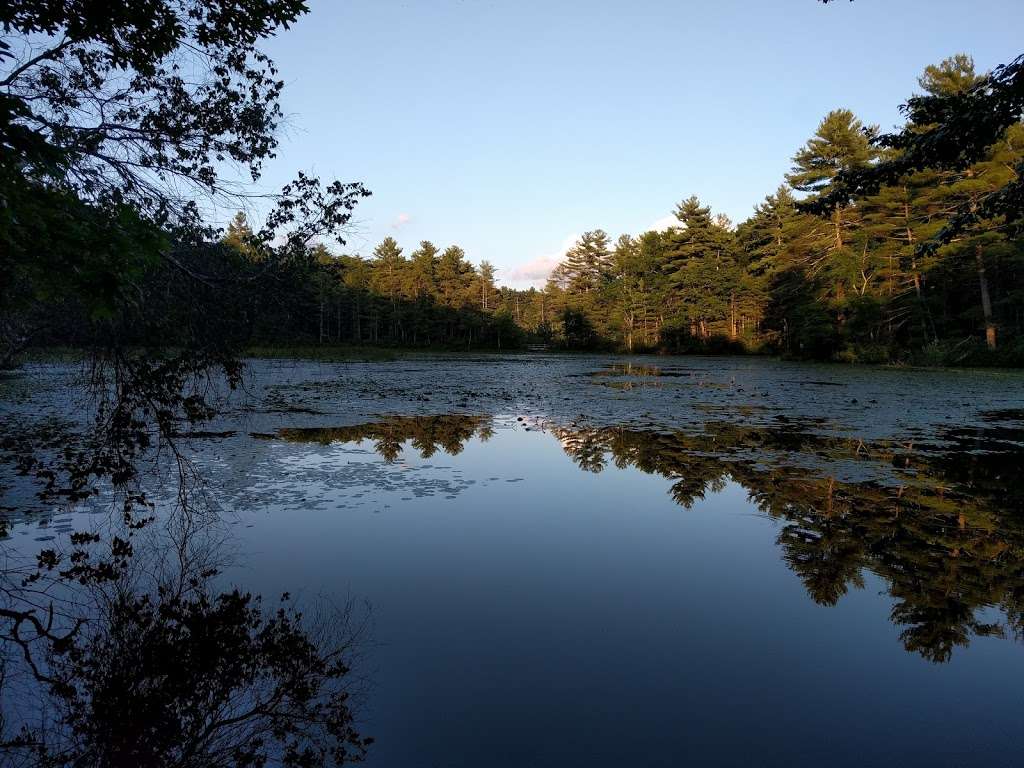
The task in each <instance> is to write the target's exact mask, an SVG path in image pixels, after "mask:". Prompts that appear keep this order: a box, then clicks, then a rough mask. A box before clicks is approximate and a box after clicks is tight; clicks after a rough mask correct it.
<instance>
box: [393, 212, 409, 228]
mask: <svg viewBox="0 0 1024 768" xmlns="http://www.w3.org/2000/svg"><path fill="white" fill-rule="evenodd" d="M410 221H412V216H410V215H409V214H408V213H400V214H398V215H397V216H396V217H395V220H394V221H393V222H391V228H392V229H401V228H402V225H403V224H408V223H409V222H410Z"/></svg>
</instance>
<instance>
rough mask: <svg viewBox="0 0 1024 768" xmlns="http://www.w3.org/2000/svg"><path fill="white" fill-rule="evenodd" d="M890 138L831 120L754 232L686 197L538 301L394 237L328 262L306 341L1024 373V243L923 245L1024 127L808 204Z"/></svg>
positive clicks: (982, 223)
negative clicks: (872, 185)
mask: <svg viewBox="0 0 1024 768" xmlns="http://www.w3.org/2000/svg"><path fill="white" fill-rule="evenodd" d="M982 80H983V77H982V76H980V75H979V74H977V73H976V72H975V68H974V63H973V61H972V59H971V58H970V57H969V56H967V55H963V54H959V55H956V56H953V57H950V58H948V59H946V60H944V61H942V62H941V63H939V64H936V65H933V66H930V67H928V68H927V69H926V70H925V72H924V73H923V74H922V75H921V77H920V80H919V82H920V87H921V89H922V91H923V92H924V94H925V95H927V96H931V97H936V98H957V97H960V96H962V95H963V94H965V93H967V92H969V91H970V90H971V89H973V88H975V87H977V86H978V85H979V83H981V82H982ZM927 127H928V126H927V125H918V124H916V123H914V122H911V123H910V124H909V125H908V126H907V128H906V130H909V131H921V130H925V129H927ZM880 135H881V134H880V132H879V129H878V128H877V127H875V126H870V125H865V124H864V123H862V122H861V120H860V119H859V118H858V117H857V116H856V115H854V114H853V113H852V112H850V111H849V110H845V109H837V110H834V111H832V112H830V113H829V114H828V115H826V116H825V117H824V119H823V120H822V121H821V123H820V124H819V125H818V126H817V129H816V130H815V131H814V134H813V135H812V136H811V138H810V139H808V141H807V143H806V144H805V145H804V146H803V147H801V148H799V149H798V150H797V152H796V153H795V155H794V156H793V158H792V170H791V172H790V173H789V174H788V175H787V176H786V178H785V181H784V183H783V184H781V185H780V186H779V188H778V189H777V190H775V191H774V192H772V193H771V194H769V195H767V196H766V197H765V198H764V200H763V202H761V203H760V204H758V205H757V206H756V207H755V209H754V212H753V214H752V215H751V216H750V217H749V218H748V219H746V220H745V221H743V222H740V223H739V224H734V223H733V222H731V221H730V220H729V219H728V217H726V216H725V215H723V214H715V213H714V212H713V208H712V207H711V205H709V204H707V203H706V202H705V201H701V200H699V199H698V198H697V197H695V196H690V197H688V198H686V199H684V200H683V201H682V202H680V203H679V204H678V206H677V207H676V209H675V211H674V213H675V217H676V219H677V221H678V224H677V225H675V226H672V227H670V228H668V229H666V230H664V231H649V232H644V233H642V234H640V235H637V236H631V235H626V234H624V235H621V236H620V237H618V238H617V239H615V240H614V241H613V240H612V238H611V237H610V236H609V235H608V234H607V233H606V232H605V231H604V230H601V229H595V230H593V231H590V232H586V233H585V234H584V235H583V236H582V237H581V238H580V239H579V240H578V241H577V242H576V244H575V245H574V246H573V247H572V248H571V249H570V250H569V251H568V253H567V254H566V258H565V259H564V261H563V262H562V263H561V264H559V265H558V267H557V268H556V269H555V270H554V272H553V274H552V275H551V277H550V278H549V279H548V281H547V284H546V285H545V286H544V287H543V289H540V290H537V289H530V290H525V291H523V290H515V289H511V288H507V287H496V286H495V277H494V275H495V271H494V268H493V266H492V265H491V264H489V263H488V262H486V261H484V262H482V263H481V264H480V266H479V269H476V268H474V266H473V265H472V264H470V263H468V262H467V261H466V258H465V253H464V252H463V251H462V249H460V248H459V247H458V246H450V247H448V248H446V249H445V250H443V251H442V250H440V248H438V246H436V245H434V244H433V243H431V242H429V241H423V242H421V243H420V244H419V246H418V247H417V248H416V249H415V250H414V251H412V252H411V253H409V254H407V255H406V254H404V253H403V252H402V250H401V248H399V246H398V244H397V243H396V242H395V240H394V239H392V238H388V239H386V240H384V241H383V242H382V243H380V245H378V246H377V247H376V248H375V249H374V251H373V253H372V255H371V256H370V257H369V258H361V257H359V256H349V255H338V256H332V255H331V254H329V253H328V252H327V251H326V250H321V251H319V262H320V266H319V268H318V269H317V270H316V271H315V276H314V277H313V278H312V279H311V281H310V283H309V285H308V288H307V291H308V295H307V299H306V304H307V306H308V307H309V309H307V315H309V316H311V317H312V318H313V320H314V323H313V324H312V327H310V328H309V329H308V330H307V332H306V333H307V334H308V335H310V336H312V335H314V334H315V335H316V340H317V341H321V342H323V341H331V342H376V343H379V342H384V343H399V344H404V345H413V346H419V345H431V344H458V343H469V344H473V343H477V342H479V343H490V344H492V345H497V346H498V347H500V346H501V345H502V344H505V345H506V346H514V345H515V344H516V343H519V342H522V341H523V340H533V341H535V342H542V343H547V344H551V345H554V346H559V347H565V348H574V349H608V350H617V351H626V352H664V353H685V352H772V353H781V354H784V355H787V356H791V357H805V358H818V359H836V360H845V361H860V362H887V361H897V360H904V359H916V360H919V361H930V362H963V361H966V360H970V361H973V362H986V361H991V362H996V361H998V362H1002V363H1020V362H1024V356H1022V355H1024V347H1022V346H1021V338H1022V337H1021V334H1022V330H1024V288H1022V286H1024V241H1022V240H1021V239H1020V238H1019V237H1014V236H1013V235H1012V233H1010V232H1008V230H1007V228H1006V225H1005V220H1004V219H1002V218H999V217H997V218H989V219H979V220H977V221H975V222H974V223H973V224H972V226H971V227H970V228H969V229H967V230H965V231H963V232H961V233H958V234H957V236H955V237H953V238H950V240H949V242H943V243H941V245H938V246H937V247H929V246H932V245H934V243H935V240H936V237H937V236H938V235H939V233H941V232H943V231H944V230H945V229H947V227H948V225H949V223H950V221H951V219H953V218H954V217H955V216H956V215H957V212H958V211H959V210H961V208H963V207H964V206H971V205H976V204H977V201H978V200H980V199H981V198H982V197H984V196H986V195H988V194H991V193H993V192H995V191H998V190H1000V189H1001V188H1003V187H1004V186H1005V185H1006V183H1007V182H1008V181H1010V180H1011V179H1014V178H1015V176H1016V171H1015V169H1014V166H1016V165H1017V164H1018V163H1019V162H1020V161H1021V159H1022V158H1024V125H1021V124H1020V123H1017V124H1015V125H1012V126H1010V127H1009V128H1007V129H1006V130H1005V131H1004V132H1003V134H1002V135H1001V136H1000V138H999V140H998V141H997V142H995V143H994V144H992V145H991V146H990V147H989V148H988V149H987V152H986V154H985V156H984V157H983V158H981V159H980V160H978V161H977V162H974V163H972V164H970V165H969V166H967V167H966V168H963V169H961V170H958V171H943V170H937V169H934V168H924V169H921V170H917V171H914V172H912V173H907V174H904V175H901V176H900V177H899V178H898V179H896V180H894V181H893V182H891V183H887V184H885V185H883V186H881V187H880V188H879V189H878V190H876V191H874V192H873V193H872V194H868V195H863V196H860V197H851V198H850V199H848V200H846V201H844V202H843V204H841V205H838V206H836V207H835V208H834V209H833V210H832V211H831V212H827V213H825V214H818V213H815V212H813V211H812V210H810V209H809V208H808V203H811V202H814V201H816V200H819V199H821V198H823V197H825V196H827V195H828V194H829V193H830V192H832V190H833V183H834V181H835V179H836V177H837V175H839V174H841V173H842V172H844V171H851V170H855V169H858V168H863V167H870V166H872V165H875V164H877V163H878V162H879V161H882V160H885V159H892V158H893V157H894V156H897V155H898V150H894V149H891V148H886V147H884V146H881V143H880V141H879V138H880ZM245 226H246V225H245V222H244V219H243V218H241V217H240V218H238V219H237V220H236V221H235V222H234V224H233V225H232V227H231V228H230V229H229V232H228V239H229V240H230V241H231V242H239V241H240V239H243V238H240V235H241V234H242V233H244V232H245ZM517 331H518V333H516V332H517Z"/></svg>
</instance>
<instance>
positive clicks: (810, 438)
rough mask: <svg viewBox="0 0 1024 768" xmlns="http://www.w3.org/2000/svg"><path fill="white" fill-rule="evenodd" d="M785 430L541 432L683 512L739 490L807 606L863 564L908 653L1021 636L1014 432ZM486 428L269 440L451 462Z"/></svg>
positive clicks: (395, 424)
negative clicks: (987, 613) (852, 466)
mask: <svg viewBox="0 0 1024 768" xmlns="http://www.w3.org/2000/svg"><path fill="white" fill-rule="evenodd" d="M783 426H784V428H783V427H782V426H780V428H778V429H770V428H760V427H738V426H735V425H732V424H728V423H722V422H711V423H708V424H707V425H706V428H705V429H704V431H702V432H699V433H687V432H671V431H647V430H640V429H632V428H630V429H627V428H621V427H604V428H587V427H583V426H579V425H570V426H561V425H554V424H543V425H541V428H542V429H544V430H545V431H548V432H550V434H551V435H553V436H554V437H555V438H556V439H557V440H558V441H559V442H560V444H561V446H562V449H563V450H564V451H565V453H566V454H567V455H568V456H569V457H571V459H572V460H573V462H574V463H575V464H576V465H577V466H578V467H579V468H580V469H582V470H584V471H586V472H601V471H602V470H604V469H605V468H606V467H607V466H608V465H609V464H614V466H615V467H617V468H620V469H625V468H629V467H632V468H636V469H639V470H640V471H642V472H645V473H648V474H657V475H660V476H662V477H665V478H668V479H669V480H671V481H672V485H671V488H670V494H671V496H672V499H673V500H674V501H675V502H676V503H677V504H679V505H680V506H682V507H684V508H689V507H690V506H692V505H693V504H695V503H696V502H697V501H699V500H701V499H703V498H704V497H705V495H706V494H707V493H709V492H712V493H713V492H717V491H720V490H722V489H723V488H725V486H726V484H727V483H728V482H729V481H732V482H735V483H738V484H739V485H741V486H742V487H743V488H744V489H746V491H747V493H748V495H749V499H750V501H751V502H752V503H753V504H755V505H756V507H757V508H758V510H760V511H761V512H762V513H764V514H765V515H768V516H770V517H771V518H773V519H775V520H778V521H780V523H781V524H782V525H781V529H780V531H779V534H778V538H777V542H778V545H779V547H780V548H781V554H782V558H783V560H784V561H785V562H786V564H787V566H788V567H789V568H790V569H791V570H792V571H793V572H794V573H795V574H796V575H797V576H798V577H799V579H800V580H801V582H802V583H803V585H804V587H805V589H806V590H807V594H808V596H809V597H810V598H811V599H812V600H814V601H815V602H816V603H818V604H820V605H825V606H831V605H835V604H837V603H838V602H839V600H840V599H841V598H842V597H843V596H844V595H845V594H846V593H847V592H848V591H849V590H850V589H851V588H860V587H862V586H863V585H864V581H863V576H862V574H863V572H864V570H865V569H867V570H868V571H870V572H872V573H875V574H877V575H878V576H880V577H881V578H882V579H884V580H885V581H886V582H887V584H888V591H889V594H890V595H891V596H892V597H893V598H894V599H895V601H896V603H895V606H894V607H893V609H892V613H891V616H890V618H891V620H892V622H893V623H894V624H896V625H897V626H898V627H899V628H900V639H901V641H902V643H903V645H904V647H905V648H906V649H907V650H908V651H910V652H914V653H918V654H920V655H921V656H923V657H924V658H927V659H929V660H931V661H935V662H945V661H948V660H949V659H950V658H951V655H952V653H953V650H954V648H956V647H958V646H960V647H965V646H967V645H968V643H969V642H970V640H971V638H973V637H977V636H999V637H1007V638H1013V639H1018V640H1019V639H1020V638H1021V637H1022V635H1024V524H1022V518H1021V517H1020V514H1019V513H1020V512H1021V510H1022V509H1024V496H1022V493H1021V491H1020V490H1019V489H1018V488H1017V487H1015V485H1014V484H1013V483H1008V482H1007V478H1008V477H1011V476H1012V473H1013V472H1015V471H1016V469H1015V468H1016V467H1019V466H1020V462H1021V460H1022V458H1024V447H1022V446H1021V443H1020V440H1019V438H1020V437H1021V432H1022V431H1021V430H1015V429H1013V428H1011V427H1006V426H1000V427H998V428H995V427H994V428H993V429H991V430H989V429H974V430H950V431H948V433H947V434H946V435H944V438H945V443H946V446H945V447H944V448H942V447H940V446H938V445H936V444H932V445H917V446H915V445H914V444H913V443H909V442H908V443H891V444H884V443H879V444H867V443H865V442H863V441H858V440H856V439H842V438H834V437H824V436H820V435H816V434H814V433H813V432H812V431H810V430H807V431H803V430H801V429H798V428H796V427H795V425H793V424H788V425H783ZM493 430H494V422H493V420H492V419H491V418H489V417H484V416H460V415H449V416H431V417H413V416H404V417H391V418H387V419H384V420H382V421H379V422H374V423H368V424H360V425H354V426H346V427H337V428H317V429H284V430H281V431H280V432H279V433H278V437H279V438H281V439H284V440H287V441H290V442H314V443H320V444H329V443H333V442H359V441H362V440H371V441H373V445H374V449H375V450H376V452H377V453H379V454H380V455H381V456H382V457H383V458H384V459H386V460H387V461H395V460H396V459H397V458H398V457H399V456H400V455H401V452H402V449H403V446H405V445H406V444H408V445H409V446H411V447H412V448H413V449H414V450H416V451H417V452H418V453H419V455H420V456H422V457H424V458H429V457H430V456H432V455H434V454H435V453H436V452H437V451H438V450H443V451H444V452H445V453H448V454H450V455H456V454H458V453H460V452H461V451H462V450H463V449H464V447H465V446H466V443H467V442H468V441H469V440H470V439H472V438H474V437H478V438H480V439H482V440H486V439H487V438H488V437H490V436H491V435H492V434H493ZM829 460H832V461H848V462H858V463H862V464H864V465H866V466H867V467H869V468H871V467H874V468H877V469H879V470H884V471H885V473H886V474H885V475H880V476H885V477H887V478H888V479H887V480H886V481H884V482H881V481H878V480H872V481H862V482H853V481H849V480H845V481H844V480H841V479H838V478H837V477H835V476H830V474H829V472H828V468H829V467H828V461H829ZM816 461H817V462H819V463H818V464H817V465H815V464H814V462H816ZM814 466H817V469H814V468H813V467H814ZM990 606H995V607H998V608H999V609H1000V610H1001V611H1002V612H1003V613H1004V614H1005V617H1006V621H1005V623H1004V624H993V623H991V622H989V621H985V620H984V619H982V618H980V616H981V615H982V611H983V609H985V608H986V607H990Z"/></svg>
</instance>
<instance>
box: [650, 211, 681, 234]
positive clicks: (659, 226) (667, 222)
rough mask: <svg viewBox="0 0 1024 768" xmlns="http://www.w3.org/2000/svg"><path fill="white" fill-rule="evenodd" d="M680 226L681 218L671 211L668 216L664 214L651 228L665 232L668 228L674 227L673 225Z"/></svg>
mask: <svg viewBox="0 0 1024 768" xmlns="http://www.w3.org/2000/svg"><path fill="white" fill-rule="evenodd" d="M678 226H679V219H677V218H676V217H675V216H674V215H672V214H671V213H670V214H669V215H668V216H662V217H661V218H660V219H658V220H657V221H655V222H654V223H653V224H651V227H650V228H651V229H653V230H654V231H655V232H664V231H665V230H666V229H672V228H673V227H678Z"/></svg>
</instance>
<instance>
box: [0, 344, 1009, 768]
mask: <svg viewBox="0 0 1024 768" xmlns="http://www.w3.org/2000/svg"><path fill="white" fill-rule="evenodd" d="M758 363H761V365H758ZM485 366H489V367H490V371H491V373H490V374H489V376H488V375H485V373H484V372H483V369H484V367H485ZM255 374H256V377H257V378H256V381H257V382H258V386H254V388H253V390H252V395H251V397H249V398H248V399H245V400H242V401H239V402H237V403H236V404H235V406H234V410H233V411H232V412H231V413H230V414H229V415H228V416H226V417H225V419H224V420H223V422H224V423H222V424H216V425H213V427H214V428H212V429H211V430H209V431H207V432H204V433H198V434H195V435H193V436H191V438H189V445H190V447H191V450H193V452H194V456H195V459H196V462H197V465H198V466H200V467H202V468H203V472H204V474H205V476H206V477H207V479H208V481H209V483H210V486H211V488H214V489H216V494H217V498H218V501H219V503H220V504H221V505H222V507H223V511H224V513H225V519H226V520H229V521H230V522H231V526H230V527H231V532H232V533H231V536H232V544H233V547H234V548H235V550H236V551H237V552H238V554H239V556H238V557H237V565H236V566H235V568H234V569H233V570H232V571H230V572H229V574H227V576H226V578H229V579H232V580H235V581H238V582H240V583H243V584H244V585H245V586H246V587H248V588H251V589H255V590H258V591H261V592H264V593H265V594H270V595H272V594H276V593H279V592H281V591H285V590H287V591H291V592H293V593H296V594H298V595H300V596H304V597H306V598H313V597H316V596H320V595H323V596H326V597H329V598H334V599H345V598H347V597H349V596H358V597H360V598H365V599H366V600H368V601H369V602H370V604H371V605H372V617H373V641H372V643H370V644H368V646H367V647H366V648H365V649H364V655H363V658H362V659H361V662H360V663H361V670H360V671H361V673H362V674H363V675H365V676H366V677H367V678H368V679H369V680H370V681H371V687H370V690H369V693H368V696H367V697H366V699H365V702H364V707H363V714H362V717H363V725H362V727H363V730H364V731H365V732H366V733H367V734H372V735H373V736H375V737H376V739H377V743H376V744H375V745H374V747H373V750H372V751H371V758H370V765H377V766H399V765H400V766H480V765H488V766H564V765H588V766H604V765H607V766H612V765H615V766H621V765H664V766H670V765H671V766H675V765H686V764H694V765H778V766H783V765H786V766H788V765H819V764H830V765H929V766H934V765H1014V764H1016V763H1017V753H1018V750H1017V742H1018V740H1019V737H1018V735H1019V733H1020V732H1021V727H1022V725H1024V714H1022V713H1024V706H1022V705H1024V688H1022V686H1021V685H1020V681H1021V680H1022V679H1024V678H1022V673H1024V653H1022V651H1024V648H1022V646H1021V644H1020V640H1021V632H1022V628H1024V516H1022V515H1024V483H1022V482H1021V480H1020V477H1019V475H1020V470H1021V467H1022V466H1024V461H1022V459H1024V421H1022V417H1024V410H1021V409H1022V408H1024V379H1022V377H1021V376H1019V375H1012V374H1002V373H999V372H989V373H979V374H977V376H972V377H969V378H965V377H964V376H963V374H961V373H960V372H946V373H928V372H918V371H888V370H876V369H847V368H839V367H822V366H799V365H787V364H780V363H774V362H771V361H753V362H751V361H728V360H726V361H720V360H711V359H704V360H701V359H687V360H683V361H678V362H671V361H669V362H666V361H665V360H657V359H638V360H637V361H635V362H633V363H629V364H625V363H622V362H621V361H612V360H608V359H604V358H539V359H537V360H535V361H533V362H531V361H529V360H516V361H512V362H508V363H504V364H496V363H495V361H494V360H490V361H488V360H484V361H479V362H477V361H472V360H469V361H450V360H414V361H411V362H408V361H407V362H399V363H392V364H359V365H349V366H310V365H292V366H290V367H288V366H282V367H267V368H262V369H261V368H259V367H257V368H256V370H255ZM368 382H369V383H368ZM610 383H611V384H619V385H622V386H616V387H609V386H608V384H610ZM374 386H375V387H376V388H377V390H378V394H381V395H382V396H381V397H375V396H373V395H372V387H374ZM795 393H801V394H800V395H799V396H797V395H796V394H795ZM10 412H11V413H16V412H17V409H16V408H15V407H14V406H12V407H11V408H10ZM61 520H65V518H61ZM44 522H45V521H44ZM48 524H52V523H48ZM61 524H63V523H61ZM38 525H39V522H38V521H33V520H31V519H26V521H25V522H23V523H20V524H19V525H16V526H15V528H14V529H13V530H12V534H11V535H12V537H14V538H18V537H19V536H21V537H22V538H31V537H32V535H34V534H37V533H38V532H39V528H38V527H36V526H38Z"/></svg>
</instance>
